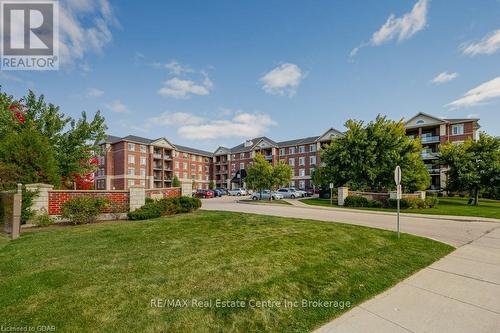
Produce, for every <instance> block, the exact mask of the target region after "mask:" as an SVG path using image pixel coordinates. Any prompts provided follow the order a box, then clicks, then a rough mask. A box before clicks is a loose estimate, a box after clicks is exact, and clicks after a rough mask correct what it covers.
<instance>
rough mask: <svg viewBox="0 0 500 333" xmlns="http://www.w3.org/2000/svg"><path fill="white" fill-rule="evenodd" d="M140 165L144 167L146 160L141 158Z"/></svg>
mask: <svg viewBox="0 0 500 333" xmlns="http://www.w3.org/2000/svg"><path fill="white" fill-rule="evenodd" d="M141 165H146V158H145V157H141Z"/></svg>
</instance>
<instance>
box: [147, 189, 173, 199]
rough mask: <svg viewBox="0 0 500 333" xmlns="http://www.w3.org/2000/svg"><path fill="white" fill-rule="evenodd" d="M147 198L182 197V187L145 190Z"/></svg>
mask: <svg viewBox="0 0 500 333" xmlns="http://www.w3.org/2000/svg"><path fill="white" fill-rule="evenodd" d="M145 193H146V198H153V199H159V198H172V197H180V196H181V188H180V187H168V188H157V189H148V190H145Z"/></svg>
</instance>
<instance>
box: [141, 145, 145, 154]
mask: <svg viewBox="0 0 500 333" xmlns="http://www.w3.org/2000/svg"><path fill="white" fill-rule="evenodd" d="M145 152H146V146H144V145H141V153H145Z"/></svg>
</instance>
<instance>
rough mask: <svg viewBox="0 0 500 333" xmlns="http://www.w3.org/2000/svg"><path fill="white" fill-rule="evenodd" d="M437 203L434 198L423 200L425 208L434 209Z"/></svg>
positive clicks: (436, 199)
mask: <svg viewBox="0 0 500 333" xmlns="http://www.w3.org/2000/svg"><path fill="white" fill-rule="evenodd" d="M438 203H439V199H438V198H437V197H435V196H430V197H426V198H425V206H426V207H427V208H432V207H436V206H437V205H438Z"/></svg>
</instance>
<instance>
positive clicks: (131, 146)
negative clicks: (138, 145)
mask: <svg viewBox="0 0 500 333" xmlns="http://www.w3.org/2000/svg"><path fill="white" fill-rule="evenodd" d="M128 150H129V151H135V144H133V143H129V144H128Z"/></svg>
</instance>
